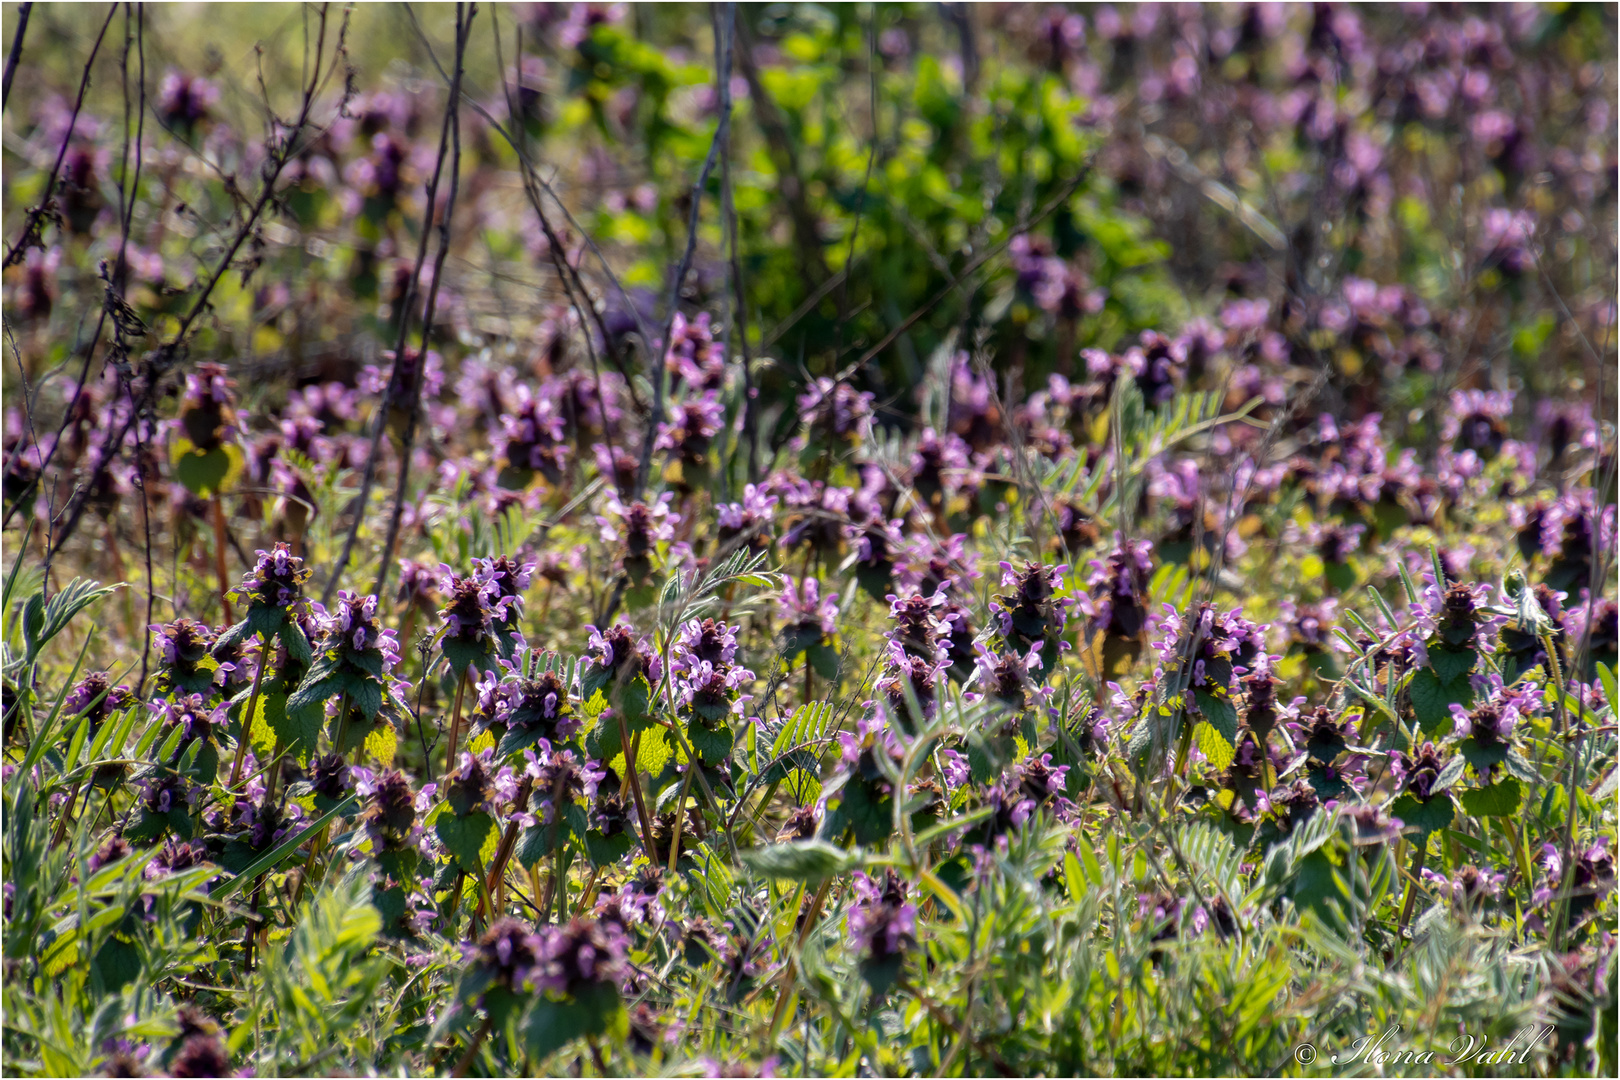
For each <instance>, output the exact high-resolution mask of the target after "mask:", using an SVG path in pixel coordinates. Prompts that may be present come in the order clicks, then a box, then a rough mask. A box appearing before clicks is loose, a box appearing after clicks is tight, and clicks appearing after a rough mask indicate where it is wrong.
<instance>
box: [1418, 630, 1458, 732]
mask: <svg viewBox="0 0 1620 1080" xmlns="http://www.w3.org/2000/svg"><path fill="white" fill-rule="evenodd" d="M1435 651H1436V652H1438V651H1439V650H1435ZM1407 693H1408V694H1409V695H1411V698H1412V712H1413V713H1414V714H1415V715H1416V716H1417V722H1418V726H1419V727H1420V728H1422V729H1423V731H1424V733H1425V734H1429V735H1436V734H1444V733H1445V732H1447V731H1450V730H1451V723H1452V718H1451V706H1452V705H1453V704H1457V705H1462V706H1465V707H1466V706H1467V705H1468V703H1469V702H1470V701H1472V700H1473V699H1474V688H1473V686H1472V684H1470V683H1469V681H1468V680H1467V679H1458V680H1457V681H1456V682H1454V683H1441V682H1440V679H1439V677H1438V676H1436V675H1435V673H1434V672H1433V671H1431V670H1429V669H1428V668H1421V669H1419V670H1418V671H1417V672H1416V673H1415V674H1414V675H1413V676H1412V681H1411V683H1409V684H1408V685H1407Z"/></svg>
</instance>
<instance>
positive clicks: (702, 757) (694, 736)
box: [642, 717, 733, 769]
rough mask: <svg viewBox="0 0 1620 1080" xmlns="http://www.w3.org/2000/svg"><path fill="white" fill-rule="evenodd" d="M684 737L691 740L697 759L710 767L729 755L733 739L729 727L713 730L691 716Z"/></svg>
mask: <svg viewBox="0 0 1620 1080" xmlns="http://www.w3.org/2000/svg"><path fill="white" fill-rule="evenodd" d="M686 737H687V738H688V739H690V740H691V741H692V749H693V750H694V751H695V752H696V753H697V756H698V760H699V761H701V762H703V764H705V765H707V766H709V767H710V768H711V769H712V768H714V767H715V766H716V765H718V764H720V763H721V762H722V761H724V760H726V758H728V757H730V756H731V747H732V742H733V739H732V734H731V728H729V727H723V728H721V729H720V730H719V731H714V730H711V729H710V728H709V727H708V725H706V724H705V723H703V721H702V720H700V719H698V718H697V717H693V718H692V719H691V720H690V721H689V722H688V723H687V725H686ZM642 745H643V746H644V747H645V745H646V737H645V736H643V737H642Z"/></svg>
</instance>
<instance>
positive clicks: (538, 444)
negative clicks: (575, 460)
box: [492, 383, 569, 484]
mask: <svg viewBox="0 0 1620 1080" xmlns="http://www.w3.org/2000/svg"><path fill="white" fill-rule="evenodd" d="M513 398H514V401H513V404H512V410H511V411H510V412H507V413H502V414H501V418H500V422H501V428H500V432H499V433H498V434H497V435H496V436H495V438H494V439H493V440H492V441H493V443H494V449H495V455H496V457H497V458H499V459H500V460H502V461H505V462H506V463H507V465H508V466H509V467H511V468H513V469H518V470H525V469H526V470H532V471H534V472H538V473H540V474H541V475H542V476H544V477H545V478H546V480H547V481H548V482H549V483H552V484H557V483H560V482H561V480H562V474H563V469H564V468H565V467H566V466H567V464H568V453H569V448H568V443H567V441H566V440H567V435H566V432H565V430H564V426H563V418H562V415H561V414H560V413H559V412H558V410H557V405H556V403H555V402H554V401H553V400H552V399H551V398H550V397H536V396H535V395H534V393H533V392H532V391H531V390H530V389H529V387H528V386H527V385H526V384H523V383H519V384H518V385H517V386H516V387H514V388H513Z"/></svg>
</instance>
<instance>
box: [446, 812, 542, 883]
mask: <svg viewBox="0 0 1620 1080" xmlns="http://www.w3.org/2000/svg"><path fill="white" fill-rule="evenodd" d="M433 831H434V832H436V833H438V835H439V839H440V841H442V842H443V843H444V849H445V850H446V851H448V852H449V853H450V854H451V855H453V856H455V859H456V862H457V863H459V864H460V866H461V868H462V869H463V870H465V871H466V872H467V873H469V874H476V873H478V872H479V867H480V866H488V865H489V860H490V859H492V858H494V857H495V849H496V847H497V846H499V843H500V830H499V829H497V828H495V820H494V819H493V818H491V817H490V816H489V815H488V814H486V813H484V812H483V811H482V810H475V811H473V812H472V813H470V814H468V815H467V816H466V817H457V816H456V815H454V814H441V815H439V820H438V821H436V822H434V825H433ZM558 831H559V832H564V831H565V830H561V829H559V830H558Z"/></svg>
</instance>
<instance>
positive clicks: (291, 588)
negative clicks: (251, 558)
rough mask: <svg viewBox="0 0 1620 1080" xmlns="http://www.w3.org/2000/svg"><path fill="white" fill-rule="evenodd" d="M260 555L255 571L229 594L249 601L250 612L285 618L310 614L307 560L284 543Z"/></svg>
mask: <svg viewBox="0 0 1620 1080" xmlns="http://www.w3.org/2000/svg"><path fill="white" fill-rule="evenodd" d="M257 554H258V561H257V562H255V563H254V565H253V570H252V571H251V572H250V573H249V574H248V575H247V576H246V577H244V578H243V579H242V583H241V584H240V585H238V586H236V588H234V589H232V590H231V592H230V596H231V597H232V598H233V599H236V600H238V601H241V602H243V603H246V604H248V605H249V612H250V614H251V613H252V612H269V613H274V614H276V615H279V616H280V617H282V618H287V617H292V616H297V615H301V614H307V613H308V611H309V602H308V601H307V600H305V599H303V592H302V586H303V584H304V582H306V581H308V580H309V577H310V574H311V571H309V570H307V569H305V567H304V560H303V559H301V558H299V557H298V556H296V555H294V554H293V553H292V549H291V548H290V547H288V546H287V545H286V544H281V543H278V544H276V545H275V547H274V548H273V549H272V550H270V551H260V552H258V553H257Z"/></svg>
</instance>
